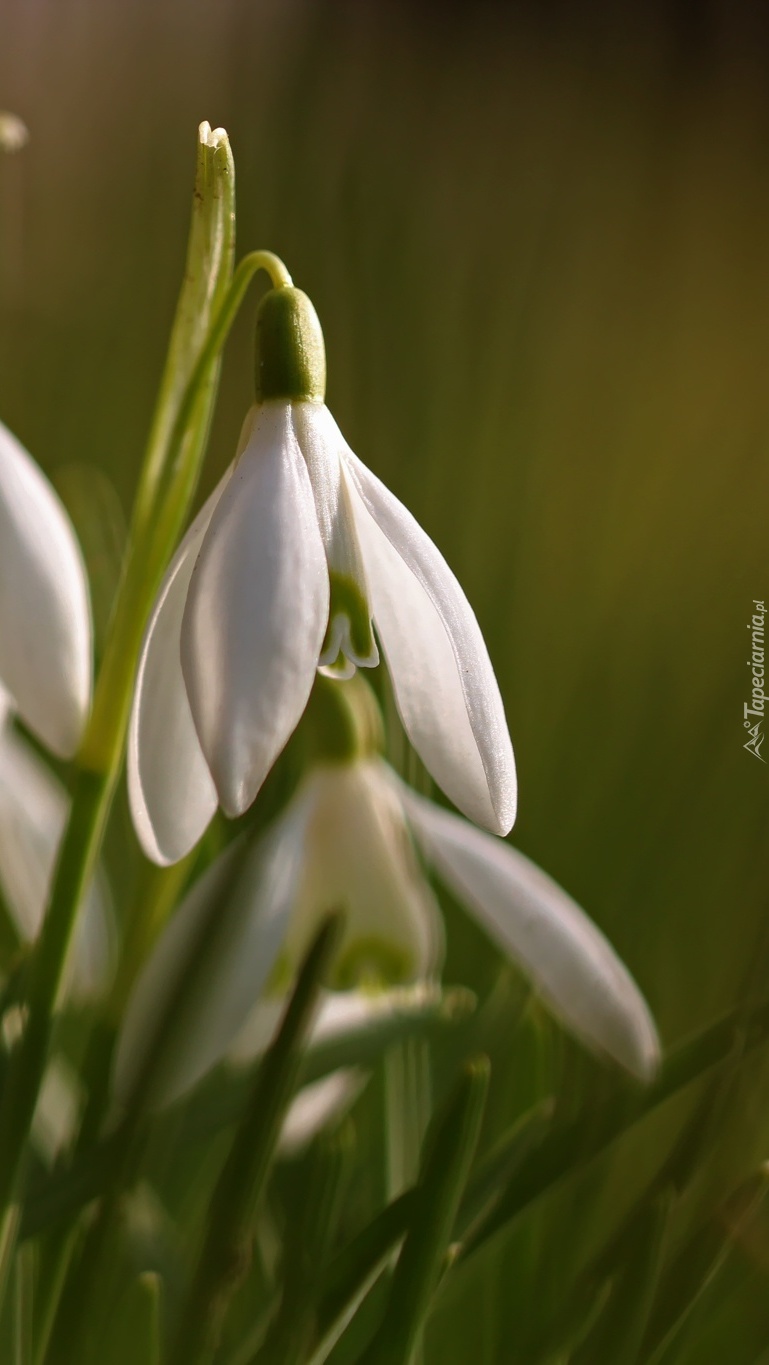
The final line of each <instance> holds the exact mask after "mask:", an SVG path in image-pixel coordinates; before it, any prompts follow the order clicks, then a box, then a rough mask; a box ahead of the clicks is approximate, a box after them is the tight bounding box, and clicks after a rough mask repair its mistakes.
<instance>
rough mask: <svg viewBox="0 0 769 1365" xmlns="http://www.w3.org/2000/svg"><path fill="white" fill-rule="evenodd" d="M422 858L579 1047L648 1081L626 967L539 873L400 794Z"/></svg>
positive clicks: (506, 849) (645, 1029)
mask: <svg viewBox="0 0 769 1365" xmlns="http://www.w3.org/2000/svg"><path fill="white" fill-rule="evenodd" d="M401 790H402V794H403V801H404V805H405V807H406V809H407V811H408V815H409V819H410V821H411V824H412V827H413V828H414V830H415V832H416V834H417V837H418V839H419V841H420V843H421V844H422V845H423V848H424V851H425V854H426V856H427V858H428V859H429V861H430V862H431V863H432V864H433V866H434V867H435V869H436V871H437V873H438V875H439V876H440V877H441V878H442V880H443V881H445V882H446V884H447V886H449V887H450V888H451V890H452V891H453V892H454V893H455V895H456V896H457V897H458V898H459V899H460V900H461V901H462V902H463V903H464V904H465V905H467V906H469V907H470V908H471V909H472V910H473V911H474V912H475V914H476V915H477V916H478V919H479V920H480V921H481V923H482V924H483V925H484V926H485V928H486V929H487V930H488V932H489V934H490V935H491V937H492V938H493V939H494V940H495V942H496V943H497V944H499V946H500V947H501V948H502V949H503V951H505V952H506V953H509V954H510V955H511V956H512V957H515V958H517V959H518V961H520V962H521V963H522V964H523V966H524V967H525V968H526V970H527V971H528V972H529V973H530V975H531V977H532V978H533V980H534V982H535V983H536V985H537V987H538V988H539V990H540V992H541V994H542V995H543V997H544V998H545V1000H546V1001H547V1002H548V1003H549V1004H550V1005H551V1006H552V1008H553V1009H554V1010H555V1012H556V1013H557V1014H558V1015H560V1017H561V1019H562V1020H563V1021H564V1023H565V1024H567V1025H568V1026H569V1027H570V1028H571V1029H573V1030H574V1032H575V1033H576V1034H578V1035H579V1036H580V1037H581V1038H583V1039H584V1041H585V1042H587V1043H589V1044H591V1045H593V1046H594V1047H596V1048H598V1049H599V1050H600V1051H602V1052H604V1053H606V1054H608V1055H609V1056H610V1057H612V1058H614V1060H615V1061H617V1062H619V1063H621V1065H622V1066H624V1067H627V1069H628V1070H629V1071H631V1072H633V1074H634V1075H636V1076H639V1077H641V1078H642V1079H644V1080H648V1079H649V1078H650V1077H651V1076H652V1075H653V1074H654V1071H655V1070H656V1067H657V1064H658V1061H659V1043H658V1039H657V1033H656V1029H655V1027H654V1022H653V1020H652V1017H651V1014H650V1012H649V1009H648V1006H647V1004H646V1001H645V1000H644V998H643V996H642V995H641V993H640V991H639V989H638V987H637V986H636V984H635V982H634V981H633V978H632V977H631V976H630V973H629V972H628V970H627V968H626V967H625V966H624V965H623V963H622V962H621V961H620V959H619V958H618V957H617V955H616V953H615V952H614V949H613V948H612V947H611V945H610V944H609V942H608V941H607V939H606V938H604V936H603V934H602V933H601V932H600V930H599V929H597V928H596V926H595V924H593V922H592V920H590V919H588V917H587V915H586V914H585V913H584V911H583V910H581V909H580V907H579V906H578V905H577V904H576V902H575V901H573V900H572V899H571V897H570V896H567V894H566V892H565V891H563V890H562V889H561V887H560V886H558V885H557V884H556V883H555V882H554V881H553V880H552V879H551V878H550V877H548V876H547V874H546V873H544V872H543V871H542V869H541V868H539V867H537V866H536V864H535V863H532V862H530V860H529V859H528V858H525V857H524V856H523V854H522V853H518V852H517V851H516V850H515V849H513V848H511V847H510V845H509V844H506V843H504V842H503V841H502V840H498V839H493V838H491V837H490V836H489V835H488V834H484V833H483V832H482V831H481V830H477V829H475V828H474V827H473V826H472V825H469V824H467V822H466V821H464V820H462V819H460V818H459V817H458V816H456V815H451V814H449V813H448V812H447V811H443V810H440V809H439V808H438V807H437V806H434V805H433V804H432V802H430V801H425V800H424V799H423V798H421V797H417V796H415V795H414V794H413V793H412V792H409V791H408V789H407V788H405V787H403V786H402V787H401Z"/></svg>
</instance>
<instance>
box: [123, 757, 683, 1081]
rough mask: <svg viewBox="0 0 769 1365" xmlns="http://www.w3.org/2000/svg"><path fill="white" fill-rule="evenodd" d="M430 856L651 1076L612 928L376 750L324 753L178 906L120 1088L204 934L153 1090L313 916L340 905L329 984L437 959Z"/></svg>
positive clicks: (149, 968)
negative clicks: (426, 870)
mask: <svg viewBox="0 0 769 1365" xmlns="http://www.w3.org/2000/svg"><path fill="white" fill-rule="evenodd" d="M410 834H411V835H413V837H414V839H415V841H416V842H417V844H418V845H419V846H420V847H421V849H422V851H423V853H424V856H425V858H426V861H427V862H428V863H429V864H430V865H431V866H432V867H433V868H434V870H435V872H436V874H437V875H438V877H439V878H440V879H441V881H442V882H443V883H444V884H445V885H446V886H447V887H448V888H449V889H450V890H451V891H452V892H453V894H454V895H455V896H456V897H457V899H458V900H459V901H460V902H461V903H462V904H463V905H464V906H465V907H466V908H467V909H468V910H469V911H470V912H471V913H472V914H474V915H475V916H476V918H477V919H478V920H479V922H480V923H481V924H482V926H483V927H484V928H485V929H486V931H487V932H488V934H489V936H490V937H491V938H492V939H493V940H494V942H495V943H496V944H497V945H498V947H500V948H501V949H502V951H503V952H504V953H506V954H508V955H509V956H510V957H512V958H514V959H515V960H516V961H517V962H519V963H520V965H521V966H522V967H523V969H524V970H525V971H526V972H527V973H528V974H529V976H530V977H531V979H532V981H533V983H534V986H535V988H536V989H537V990H538V991H539V993H540V994H541V995H542V997H543V999H544V1000H545V1001H546V1003H547V1004H548V1005H549V1006H550V1007H551V1008H552V1009H553V1010H554V1012H555V1013H556V1014H557V1015H558V1016H559V1017H560V1019H561V1020H562V1021H563V1023H564V1024H565V1025H566V1026H567V1027H568V1028H570V1029H571V1030H572V1031H573V1032H574V1033H575V1034H576V1035H577V1036H578V1037H579V1038H581V1039H582V1040H583V1041H584V1042H586V1043H587V1044H589V1045H590V1046H591V1047H593V1048H595V1049H597V1050H598V1051H599V1052H602V1053H604V1054H606V1055H607V1056H608V1057H611V1058H612V1059H613V1060H614V1061H616V1062H618V1063H620V1065H622V1066H623V1067H625V1068H626V1069H627V1070H629V1071H630V1072H632V1073H633V1074H634V1075H636V1076H638V1077H640V1078H643V1079H648V1078H649V1077H650V1076H651V1075H652V1074H653V1072H654V1070H655V1068H656V1065H657V1061H658V1054H659V1048H658V1042H657V1035H656V1032H655V1028H654V1024H653V1021H652V1019H651V1015H650V1013H649V1010H648V1007H647V1005H646V1003H645V1001H644V999H643V997H642V996H641V994H640V992H639V990H638V987H637V986H636V985H635V982H634V981H633V979H632V977H631V976H630V974H629V973H628V971H627V969H626V968H625V967H624V966H623V964H622V963H621V962H620V960H619V959H618V957H617V955H616V954H615V953H614V951H613V949H612V948H611V946H610V944H609V943H608V941H607V940H606V939H605V938H604V936H603V934H602V933H601V932H600V930H598V929H597V928H596V926H595V925H594V924H593V923H592V921H591V920H589V919H588V918H587V916H586V915H585V914H584V912H583V911H582V910H581V909H580V908H579V906H578V905H576V903H575V902H574V901H573V900H572V899H571V898H570V897H569V896H567V895H566V893H565V892H564V891H563V890H561V888H560V887H559V886H557V885H556V884H555V882H553V881H552V880H551V879H550V878H549V877H548V876H547V875H546V874H545V873H544V872H542V871H541V869H540V868H538V867H536V866H535V864H533V863H531V862H530V861H529V859H528V858H525V857H524V856H523V855H522V854H521V853H518V852H516V850H515V849H513V848H511V847H510V846H509V844H507V843H505V842H504V841H503V840H501V839H497V838H495V837H493V836H491V835H488V834H486V833H484V832H482V831H480V830H478V829H476V828H475V827H474V826H473V825H470V824H469V823H468V822H467V821H466V820H463V819H462V818H461V817H459V816H456V815H452V814H450V813H448V812H447V811H444V810H442V809H440V808H439V807H438V806H436V805H434V804H433V803H432V802H430V801H427V800H425V799H423V798H420V797H417V796H416V795H415V794H414V793H413V792H411V791H410V790H409V789H408V788H407V787H406V786H405V785H404V784H403V783H402V782H401V781H400V779H399V778H397V777H396V775H395V774H394V772H393V771H392V769H390V768H389V767H388V766H387V765H386V764H385V763H384V762H383V761H382V760H380V759H373V760H372V759H365V760H362V759H359V760H357V761H354V762H348V763H340V764H335V765H332V764H327V765H326V764H324V765H323V766H319V767H317V768H315V769H313V770H312V771H311V772H310V773H309V774H308V776H307V777H306V778H305V779H304V781H303V783H302V784H301V785H300V787H299V789H298V790H297V793H296V795H295V796H294V798H293V800H292V801H291V803H290V804H289V806H288V807H287V808H286V810H285V811H284V813H283V814H282V815H281V816H280V817H279V818H278V820H277V821H276V822H275V823H274V825H273V826H272V827H271V829H270V830H269V831H268V833H267V834H266V835H265V836H263V838H262V840H261V841H260V843H259V844H257V845H256V846H255V847H254V849H253V851H252V852H251V853H250V854H249V855H248V857H247V859H246V866H245V868H244V870H243V871H242V872H241V874H240V876H239V879H238V880H237V882H236V885H235V888H234V894H233V895H232V896H231V897H230V896H229V894H228V892H229V888H228V885H227V879H228V876H229V868H231V867H232V859H233V857H234V856H235V855H234V853H233V850H232V849H229V850H227V851H226V852H225V853H224V854H223V855H222V857H221V858H220V859H218V860H217V862H215V863H214V864H212V866H211V867H210V868H209V869H208V871H207V872H206V874H205V876H204V877H203V878H202V879H201V881H200V882H198V883H197V884H196V886H194V887H193V889H192V891H191V892H190V893H189V894H188V896H187V897H186V898H185V900H184V901H183V903H182V905H181V906H180V907H179V909H178V910H177V912H176V914H175V915H174V917H173V919H172V920H171V922H170V923H169V925H168V927H167V928H166V930H165V931H164V933H163V934H162V936H161V938H160V940H159V942H158V944H157V946H156V948H155V950H154V952H153V953H152V955H151V956H150V958H149V960H148V962H147V964H146V966H145V968H144V970H143V972H142V973H141V975H140V977H139V980H138V982H137V985H136V987H135V990H134V993H133V996H132V998H131V1000H130V1002H129V1005H128V1009H127V1012H126V1016H125V1019H124V1024H123V1029H122V1032H121V1035H120V1040H119V1044H118V1049H117V1058H116V1072H115V1085H116V1093H117V1096H118V1098H119V1099H120V1098H121V1097H125V1096H127V1094H128V1093H129V1092H130V1088H131V1083H132V1079H133V1077H134V1076H135V1075H136V1074H137V1069H138V1068H140V1067H141V1065H142V1059H143V1058H144V1057H145V1056H146V1055H147V1051H148V1049H151V1048H152V1047H153V1046H154V1039H155V1037H156V1033H157V1026H158V1020H159V1019H160V1018H161V1016H162V1014H163V1011H164V1009H165V1008H166V1004H167V1002H168V1000H169V999H171V998H172V997H173V998H175V994H174V993H175V992H176V990H177V986H178V983H179V980H180V977H181V974H184V973H186V972H187V971H188V970H189V963H190V960H191V953H193V954H194V952H195V951H196V944H197V945H198V950H199V946H200V944H201V943H202V942H203V939H202V938H201V934H202V935H204V936H207V937H205V960H204V963H203V964H202V968H201V970H200V973H199V976H197V977H196V979H195V989H194V991H191V992H188V1000H187V1006H186V1009H187V1013H186V1014H185V1017H184V1019H180V1020H179V1021H178V1022H179V1026H178V1027H176V1028H175V1029H174V1047H173V1056H171V1055H170V1053H169V1060H168V1065H167V1067H166V1068H165V1074H164V1075H163V1076H162V1078H161V1077H160V1076H159V1077H158V1086H157V1090H156V1093H155V1096H154V1102H155V1103H164V1102H167V1101H168V1100H170V1099H172V1098H175V1097H176V1096H178V1095H180V1094H182V1093H183V1092H184V1091H185V1090H187V1089H188V1088H189V1087H190V1086H191V1085H193V1084H194V1083H195V1082H196V1081H197V1080H198V1079H199V1078H200V1077H201V1076H202V1075H204V1073H205V1072H206V1071H208V1070H209V1068H210V1067H212V1066H213V1065H214V1064H215V1063H216V1062H217V1061H219V1060H220V1059H221V1058H222V1057H223V1056H224V1055H225V1053H226V1052H227V1051H228V1049H229V1048H230V1047H231V1045H232V1042H233V1039H235V1037H236V1036H237V1034H238V1033H239V1031H240V1030H241V1029H242V1027H243V1025H244V1023H245V1021H246V1020H247V1018H248V1016H249V1014H250V1013H251V1010H252V1009H253V1007H254V1004H255V1002H256V1001H257V999H258V998H259V997H260V996H261V994H262V992H263V991H264V990H265V988H266V987H268V985H269V987H270V989H271V990H272V991H275V990H276V982H277V983H278V984H279V983H280V982H281V981H282V982H284V983H285V982H286V981H288V980H290V979H291V977H292V976H293V974H294V971H295V969H296V967H297V965H298V963H299V961H300V960H301V958H302V955H303V953H304V951H305V949H306V948H307V946H308V944H309V942H310V940H311V938H312V936H313V934H314V932H315V931H316V929H317V927H318V924H319V922H320V919H321V918H322V916H323V915H324V914H325V913H327V912H328V911H329V910H330V909H332V908H336V907H339V908H341V909H342V910H344V911H345V914H346V920H345V928H344V935H343V940H342V944H341V948H340V951H339V956H338V959H337V962H336V968H335V977H334V981H333V983H332V984H333V985H334V986H335V987H337V988H339V987H353V986H355V985H356V984H360V983H365V982H367V981H369V982H375V981H379V982H380V983H392V982H395V981H406V980H409V979H414V978H419V977H429V976H431V975H433V974H435V973H437V971H438V968H439V965H440V960H441V951H442V923H441V919H440V917H439V912H438V909H437V906H436V902H435V900H434V897H433V895H432V892H431V890H430V888H429V886H428V884H427V881H426V879H425V878H424V876H423V875H422V873H421V871H420V870H419V868H418V866H417V863H416V860H415V857H414V848H413V844H412V842H411V839H410Z"/></svg>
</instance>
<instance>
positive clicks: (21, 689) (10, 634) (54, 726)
mask: <svg viewBox="0 0 769 1365" xmlns="http://www.w3.org/2000/svg"><path fill="white" fill-rule="evenodd" d="M0 684H2V686H3V687H4V688H5V689H6V691H7V692H9V693H10V694H11V696H12V698H13V703H14V706H15V708H16V710H17V711H18V713H19V715H20V716H21V718H22V720H23V721H24V722H25V724H27V725H28V726H29V727H30V729H31V730H33V731H34V732H35V734H36V735H37V736H38V737H39V738H40V739H41V740H42V741H43V743H44V744H45V745H46V746H47V747H48V748H49V749H50V750H52V752H53V753H55V754H58V755H59V757H61V758H70V757H71V756H72V755H73V754H74V752H75V750H76V749H77V747H78V744H79V742H80V737H81V735H82V731H83V726H84V724H85V720H86V717H87V715H88V708H89V705H90V698H91V613H90V606H89V598H88V586H87V581H86V574H85V568H84V565H83V559H82V556H81V553H80V548H79V546H78V543H77V540H76V539H75V533H74V530H73V529H72V525H71V523H70V520H69V518H68V516H67V514H66V512H65V510H64V507H63V506H62V504H61V502H60V501H59V499H58V497H57V496H56V494H55V493H54V491H53V488H52V487H51V485H50V483H49V482H48V480H47V479H46V478H45V476H44V475H43V473H42V472H41V471H40V469H38V467H37V465H36V464H35V463H34V461H33V460H32V459H31V458H30V456H29V455H28V454H27V452H26V450H24V448H23V447H22V446H21V445H20V444H19V442H18V441H17V440H16V438H15V437H14V436H12V435H11V433H10V431H8V430H7V428H6V427H4V426H3V425H2V423H0Z"/></svg>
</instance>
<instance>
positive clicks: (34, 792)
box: [0, 723, 114, 998]
mask: <svg viewBox="0 0 769 1365" xmlns="http://www.w3.org/2000/svg"><path fill="white" fill-rule="evenodd" d="M66 819H67V796H66V793H65V791H64V789H63V787H62V786H61V785H60V783H59V782H58V781H57V779H56V778H55V777H54V776H53V774H52V773H51V772H50V771H49V769H48V768H46V766H45V764H44V763H42V762H41V760H40V759H39V758H38V756H37V754H36V753H35V752H34V750H33V749H32V748H31V747H30V746H29V745H28V744H27V743H26V742H25V741H24V739H23V738H22V737H21V736H20V735H17V734H15V733H14V732H13V730H12V729H11V728H10V724H9V723H6V724H5V725H0V887H1V888H2V892H3V898H4V900H5V903H6V905H7V907H8V911H9V913H10V914H11V915H12V917H13V921H14V924H15V926H16V929H17V932H18V934H19V937H20V938H21V939H22V940H23V941H24V942H26V943H31V942H32V941H33V940H34V939H35V938H36V936H37V933H38V930H39V928H40V924H41V922H42V919H43V912H44V910H45V907H46V904H47V901H48V893H49V889H50V885H51V877H52V875H53V866H54V860H55V858H56V852H57V850H58V847H59V842H60V840H61V836H62V833H63V831H64V825H65V822H66ZM113 948H114V943H113V934H112V917H111V905H110V898H109V891H108V888H107V885H106V882H105V881H104V878H103V877H102V876H101V875H97V878H96V881H95V883H94V886H93V887H92V889H91V890H90V892H89V893H88V896H87V898H86V903H85V907H84V911H83V914H82V915H81V916H80V919H79V923H78V929H77V937H76V939H75V944H74V949H73V953H72V957H71V958H70V962H69V966H68V971H67V977H66V980H65V987H64V989H65V991H66V992H67V993H68V994H69V995H70V996H72V995H74V996H76V997H79V998H85V997H87V996H89V995H93V994H98V993H99V992H100V991H101V990H102V989H104V987H105V985H106V983H107V980H108V978H109V976H110V973H111V969H112V965H113Z"/></svg>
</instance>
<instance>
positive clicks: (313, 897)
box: [286, 760, 443, 986]
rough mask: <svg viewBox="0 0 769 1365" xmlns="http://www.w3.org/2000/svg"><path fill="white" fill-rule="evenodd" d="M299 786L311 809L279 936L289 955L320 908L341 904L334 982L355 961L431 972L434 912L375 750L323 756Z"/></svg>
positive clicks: (349, 974)
mask: <svg viewBox="0 0 769 1365" xmlns="http://www.w3.org/2000/svg"><path fill="white" fill-rule="evenodd" d="M301 792H302V794H303V796H304V799H306V800H307V802H308V812H309V813H308V817H307V827H306V834H305V849H306V854H305V863H304V869H303V876H302V882H301V886H300V889H299V894H298V897H297V905H296V909H295V912H294V914H293V915H292V917H291V925H290V928H289V932H288V937H287V941H286V947H287V950H288V952H289V954H290V956H291V958H292V959H294V960H296V961H298V960H299V959H300V958H301V957H302V956H303V954H304V952H305V951H306V949H307V947H308V945H309V942H310V940H311V938H312V936H313V934H314V933H315V931H316V929H317V926H318V924H319V922H320V919H321V917H322V916H323V915H324V914H325V913H326V912H327V911H329V910H331V909H333V908H335V907H339V908H341V909H342V910H343V911H344V912H345V924H344V934H343V939H342V942H341V945H340V948H339V954H338V958H337V972H338V978H339V984H340V985H342V986H351V985H354V984H355V980H356V976H357V973H358V971H361V972H363V973H365V972H367V971H369V970H370V971H371V972H373V973H375V974H376V973H377V972H378V971H380V970H381V971H382V972H383V973H385V975H386V973H387V971H388V968H389V969H390V970H391V973H392V976H391V979H395V980H410V979H413V978H414V977H421V976H428V975H430V974H431V973H432V972H434V971H435V970H436V968H437V967H438V966H439V963H440V959H441V957H442V951H443V934H442V918H441V914H440V910H439V909H438V906H437V903H436V901H435V898H434V896H433V893H432V891H431V890H430V887H429V886H428V884H427V881H426V880H425V878H424V876H423V875H422V871H421V869H420V867H419V865H418V862H417V859H416V857H415V854H414V848H413V845H412V843H411V838H410V835H409V831H408V828H407V825H406V822H405V819H404V816H403V809H402V806H401V802H400V799H399V796H398V794H397V792H396V791H395V788H394V786H393V784H392V781H391V778H390V776H389V769H386V768H385V765H384V764H383V763H381V762H380V761H378V760H377V761H373V762H371V761H366V762H363V761H359V762H355V763H335V764H328V765H321V766H318V767H317V768H314V769H313V770H312V772H311V773H310V775H309V776H308V777H307V778H306V780H305V782H304V784H303V787H302V789H301Z"/></svg>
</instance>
